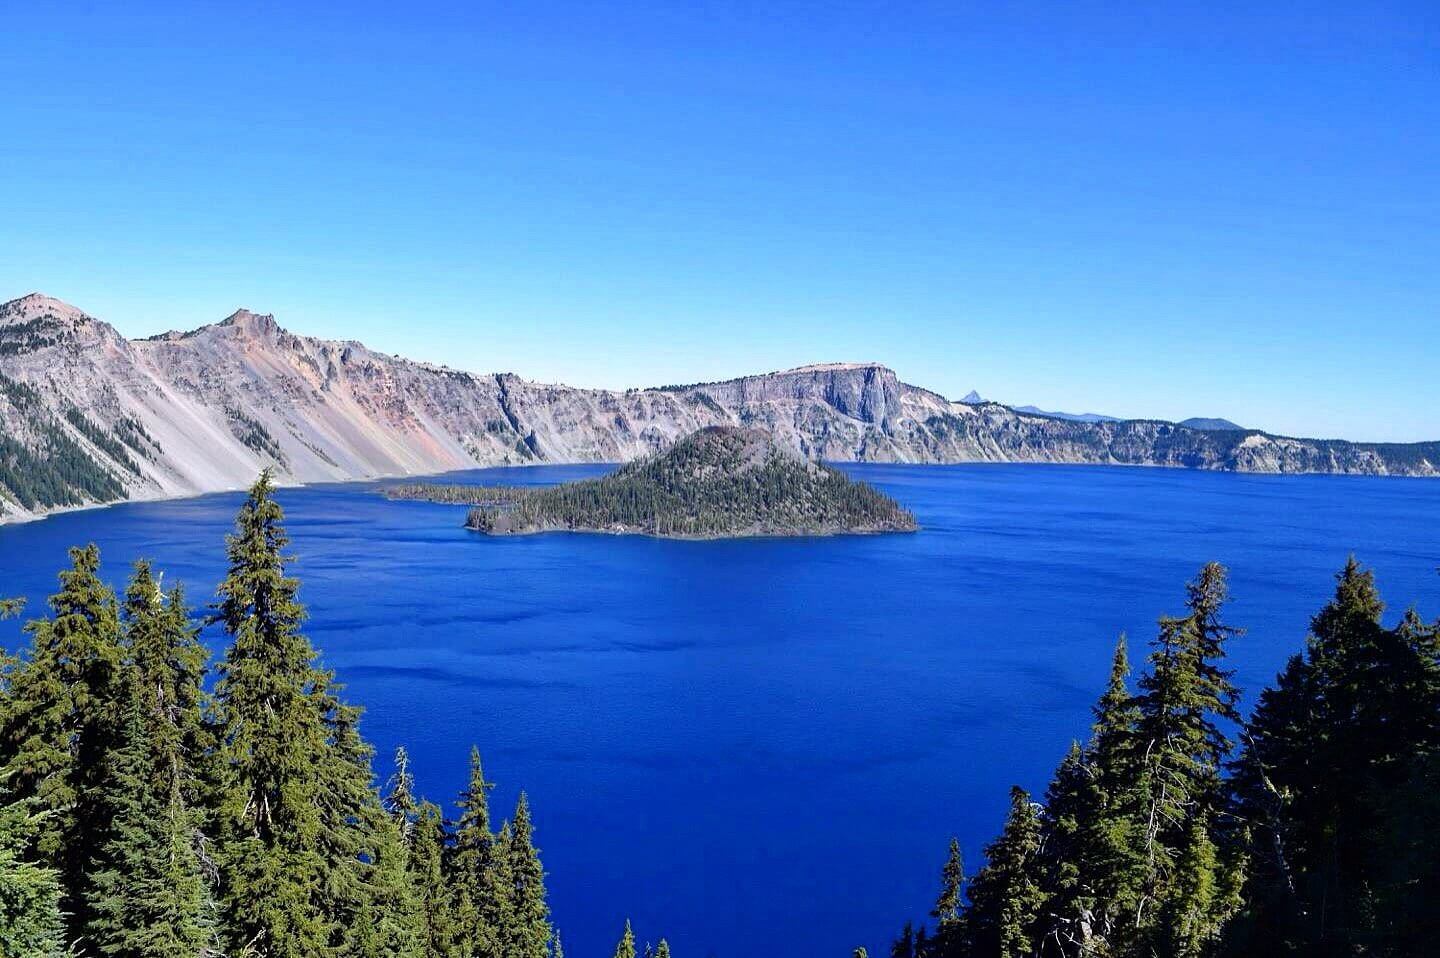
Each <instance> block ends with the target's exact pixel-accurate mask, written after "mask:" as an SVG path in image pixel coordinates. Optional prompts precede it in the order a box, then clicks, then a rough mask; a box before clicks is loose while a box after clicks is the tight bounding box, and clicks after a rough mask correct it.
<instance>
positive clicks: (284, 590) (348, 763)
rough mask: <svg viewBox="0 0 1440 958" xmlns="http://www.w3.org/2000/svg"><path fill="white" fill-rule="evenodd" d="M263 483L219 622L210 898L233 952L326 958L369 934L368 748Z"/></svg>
mask: <svg viewBox="0 0 1440 958" xmlns="http://www.w3.org/2000/svg"><path fill="white" fill-rule="evenodd" d="M272 493H273V486H272V485H271V482H270V478H269V475H268V474H265V475H262V476H261V478H260V480H259V481H258V482H257V483H256V484H255V485H254V487H252V489H251V491H250V497H249V499H248V500H247V501H246V503H245V505H244V506H243V507H242V508H241V510H240V514H239V516H238V517H237V519H236V528H235V533H234V534H233V535H231V536H230V537H229V538H228V540H227V552H228V556H229V560H230V568H229V574H228V576H227V577H226V579H225V581H224V582H223V583H221V585H220V588H219V590H218V594H219V597H220V602H219V604H218V605H217V606H216V615H215V618H216V620H217V621H218V622H220V623H221V624H222V625H223V626H224V629H225V632H226V634H227V635H229V636H230V639H231V645H230V647H229V649H228V650H227V651H226V653H225V658H224V660H223V661H222V662H221V664H220V667H219V680H218V682H217V683H216V686H215V713H216V720H217V725H218V730H219V734H220V740H219V745H218V766H219V767H218V777H219V779H220V782H221V785H220V789H219V792H220V796H219V799H218V808H217V810H216V832H217V836H218V846H219V847H218V853H219V858H220V859H221V862H222V868H221V873H222V879H223V880H222V882H221V886H220V890H219V894H220V898H221V905H222V908H223V910H224V911H225V913H226V916H227V922H226V933H227V939H228V947H229V948H230V949H231V950H240V949H243V948H245V947H247V946H249V947H256V946H257V943H258V945H259V946H260V947H263V948H264V949H265V950H266V952H267V954H269V955H272V956H274V958H288V956H293V958H303V956H305V955H310V954H316V953H324V952H325V951H326V950H327V949H330V948H333V947H337V946H338V945H341V944H344V943H346V942H347V940H348V937H347V936H349V935H350V934H351V933H352V932H354V931H357V930H364V929H363V926H361V925H358V924H357V923H356V922H357V919H359V918H360V917H362V916H363V914H364V911H365V909H366V908H367V907H368V906H369V904H370V902H369V900H368V898H369V893H370V891H371V889H370V888H368V887H367V885H366V881H365V868H364V867H362V865H361V864H360V862H359V860H358V856H361V855H362V854H364V853H366V852H367V851H372V850H373V848H372V846H371V845H370V844H369V843H368V842H367V838H370V837H373V836H367V834H366V828H367V825H369V824H370V823H371V822H372V821H373V820H374V816H372V815H369V814H367V813H368V812H370V811H371V807H370V806H371V802H372V801H373V802H374V803H375V805H376V806H377V807H378V799H377V798H375V797H374V794H373V791H372V790H371V789H370V770H369V759H370V756H369V748H368V746H366V745H365V744H364V743H363V741H362V740H361V739H360V737H359V734H358V731H357V730H356V722H357V720H358V710H356V709H354V708H352V707H350V706H347V705H345V704H343V703H342V702H341V701H340V700H339V699H338V698H337V695H336V689H335V688H334V687H333V675H332V674H331V673H330V672H328V671H326V670H324V669H321V668H320V667H319V666H318V665H316V662H315V660H316V653H315V650H314V649H313V648H312V647H311V646H310V643H309V641H308V640H306V638H305V637H304V636H303V635H302V634H301V633H300V631H299V626H300V623H301V622H302V621H303V619H304V617H305V610H304V607H303V606H301V605H300V603H299V601H298V600H297V598H296V593H297V591H298V588H299V583H298V582H297V581H296V580H295V579H293V578H290V577H288V576H287V575H286V574H285V565H286V561H287V560H286V557H285V555H284V552H283V550H284V548H285V546H286V544H287V542H288V539H287V536H286V534H285V531H284V528H283V527H282V525H281V520H282V518H283V513H282V512H281V509H280V506H279V505H278V504H277V503H276V502H275V500H274V498H273V497H272Z"/></svg>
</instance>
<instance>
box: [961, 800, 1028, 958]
mask: <svg viewBox="0 0 1440 958" xmlns="http://www.w3.org/2000/svg"><path fill="white" fill-rule="evenodd" d="M1039 850H1040V816H1039V814H1038V812H1037V810H1036V808H1035V805H1034V804H1033V803H1032V802H1031V801H1030V796H1029V794H1028V793H1027V792H1026V791H1025V790H1024V789H1023V788H1020V787H1019V786H1018V785H1017V786H1015V787H1014V788H1012V789H1011V790H1010V813H1009V815H1007V816H1006V818H1005V827H1004V829H1003V830H1002V831H1001V832H1000V837H999V838H997V839H996V840H995V841H994V842H991V843H990V845H989V846H987V847H986V849H985V867H984V868H982V869H980V871H979V873H977V874H976V876H975V880H974V881H973V882H972V883H971V885H970V907H969V908H968V909H966V912H965V936H966V940H967V944H968V947H969V949H970V951H971V953H972V954H975V955H993V956H995V958H1023V956H1025V955H1029V954H1031V953H1032V951H1033V950H1034V948H1035V946H1036V941H1037V937H1036V930H1037V925H1038V921H1039V912H1040V905H1041V901H1042V894H1041V890H1040V885H1039V880H1038V878H1039V876H1038V875H1037V860H1036V855H1037V853H1038V852H1039Z"/></svg>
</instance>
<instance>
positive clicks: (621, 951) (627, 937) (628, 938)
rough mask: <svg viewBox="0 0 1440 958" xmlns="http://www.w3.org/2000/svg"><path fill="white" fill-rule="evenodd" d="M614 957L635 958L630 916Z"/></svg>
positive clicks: (633, 933)
mask: <svg viewBox="0 0 1440 958" xmlns="http://www.w3.org/2000/svg"><path fill="white" fill-rule="evenodd" d="M862 950H863V949H862ZM612 958H635V932H634V931H633V930H632V929H631V927H630V919H628V918H627V919H625V931H624V932H623V933H622V934H621V935H620V941H619V942H618V943H617V944H616V945H615V954H614V955H613V956H612Z"/></svg>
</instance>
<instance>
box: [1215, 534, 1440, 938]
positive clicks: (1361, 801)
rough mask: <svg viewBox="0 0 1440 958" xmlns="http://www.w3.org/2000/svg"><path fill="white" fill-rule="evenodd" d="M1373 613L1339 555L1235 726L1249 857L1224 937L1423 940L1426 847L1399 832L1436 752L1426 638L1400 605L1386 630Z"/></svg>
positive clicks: (1367, 594) (1413, 817)
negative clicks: (1314, 605) (1323, 595)
mask: <svg viewBox="0 0 1440 958" xmlns="http://www.w3.org/2000/svg"><path fill="white" fill-rule="evenodd" d="M1384 609H1385V605H1384V602H1383V601H1382V599H1381V597H1380V592H1379V590H1378V589H1377V588H1376V585H1375V579H1374V575H1373V574H1372V573H1371V572H1370V571H1368V570H1366V569H1363V568H1362V567H1361V566H1360V564H1359V563H1358V562H1356V561H1355V560H1354V559H1353V558H1352V559H1351V560H1350V561H1349V562H1348V563H1347V564H1346V566H1345V568H1344V569H1342V570H1341V572H1340V573H1339V574H1338V575H1337V576H1336V583H1335V593H1334V596H1333V598H1332V599H1331V600H1330V602H1329V603H1328V604H1327V605H1326V606H1325V608H1323V609H1322V610H1321V611H1320V612H1319V613H1317V614H1316V615H1315V617H1314V618H1313V619H1312V621H1311V626H1310V636H1309V639H1308V640H1307V643H1306V648H1305V652H1304V654H1303V655H1300V656H1296V657H1294V658H1293V659H1291V660H1290V662H1289V663H1288V664H1287V666H1286V668H1285V670H1284V671H1283V672H1282V673H1281V674H1280V676H1279V678H1278V679H1277V681H1276V684H1275V686H1274V687H1273V688H1271V689H1268V690H1266V691H1265V692H1264V693H1263V694H1262V695H1261V697H1260V701H1259V704H1258V705H1257V706H1256V709H1255V712H1254V714H1253V716H1252V717H1251V720H1250V722H1249V723H1248V725H1247V727H1246V730H1245V736H1244V740H1245V749H1244V753H1243V755H1242V756H1241V759H1240V761H1239V762H1238V764H1237V768H1236V774H1235V793H1236V803H1237V807H1238V809H1239V814H1240V815H1241V816H1242V817H1243V818H1244V819H1245V820H1246V821H1247V822H1249V823H1250V830H1251V836H1252V845H1251V849H1252V854H1253V856H1254V858H1255V860H1256V863H1257V867H1256V870H1255V875H1254V877H1253V878H1252V879H1251V881H1250V884H1249V886H1248V887H1247V892H1248V895H1247V897H1248V904H1247V907H1246V909H1245V913H1244V916H1243V920H1242V921H1241V922H1239V923H1237V927H1236V928H1235V929H1234V930H1233V932H1232V937H1233V938H1234V939H1235V941H1236V947H1242V946H1243V947H1246V948H1252V949H1256V950H1266V949H1273V948H1277V947H1281V946H1286V945H1289V946H1295V945H1298V946H1300V947H1303V948H1304V949H1306V951H1307V953H1309V954H1315V955H1329V954H1335V955H1340V954H1351V953H1355V952H1356V951H1359V950H1362V949H1364V950H1371V951H1373V952H1375V953H1377V954H1405V953H1407V952H1408V951H1409V949H1413V948H1415V947H1419V946H1421V944H1422V943H1423V942H1424V941H1426V940H1433V939H1427V937H1426V935H1425V933H1424V932H1423V931H1421V930H1420V929H1422V928H1423V922H1424V919H1423V918H1421V917H1420V916H1423V915H1425V914H1426V913H1427V912H1430V911H1432V910H1430V909H1423V908H1419V909H1417V908H1415V907H1414V903H1415V902H1416V901H1419V900H1422V892H1423V891H1424V890H1426V889H1427V887H1428V890H1429V891H1430V892H1432V893H1433V892H1435V891H1437V890H1440V889H1437V888H1436V886H1435V884H1434V883H1433V882H1434V879H1433V877H1432V878H1431V883H1429V884H1428V886H1427V883H1426V881H1425V877H1424V876H1425V874H1426V870H1427V869H1429V873H1430V874H1431V875H1432V876H1433V875H1434V874H1435V873H1436V871H1437V866H1436V865H1435V864H1434V862H1435V861H1440V855H1436V854H1435V853H1434V852H1433V845H1432V848H1431V851H1430V852H1429V859H1428V862H1427V859H1426V858H1425V856H1424V853H1422V854H1421V856H1419V857H1417V856H1416V855H1415V854H1414V851H1413V849H1415V844H1414V841H1413V837H1414V836H1417V835H1425V834H1427V833H1426V831H1425V828H1426V821H1427V819H1426V807H1427V799H1426V794H1425V792H1426V789H1425V786H1424V785H1423V784H1421V783H1424V782H1426V781H1427V779H1433V773H1432V774H1428V775H1427V771H1426V768H1427V764H1430V763H1433V761H1434V758H1433V756H1434V755H1435V754H1436V753H1437V749H1440V644H1437V638H1436V635H1437V632H1436V628H1435V627H1434V626H1432V625H1427V624H1426V623H1424V622H1422V621H1421V620H1420V619H1419V617H1418V616H1416V615H1414V614H1413V613H1408V614H1407V615H1405V616H1404V617H1403V618H1402V620H1401V622H1400V624H1399V625H1398V626H1397V627H1395V628H1386V627H1385V626H1384V624H1383V622H1382V616H1383V613H1384ZM1417 785H1419V786H1420V787H1419V788H1417V787H1416V786H1417ZM1429 804H1430V806H1431V807H1433V800H1431V801H1430V802H1429ZM1430 821H1431V822H1432V823H1433V821H1434V816H1433V812H1432V813H1431V819H1430ZM1428 834H1429V835H1431V836H1433V834H1434V833H1433V832H1429V833H1428ZM1421 841H1422V842H1429V841H1430V839H1428V838H1426V839H1421ZM1417 918H1420V921H1419V922H1418V923H1417V921H1416V919H1417Z"/></svg>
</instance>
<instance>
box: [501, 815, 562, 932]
mask: <svg viewBox="0 0 1440 958" xmlns="http://www.w3.org/2000/svg"><path fill="white" fill-rule="evenodd" d="M504 853H505V854H506V855H507V856H508V857H509V859H510V874H511V880H512V882H513V883H514V884H513V889H514V900H513V903H512V904H511V908H510V912H511V921H512V928H513V935H512V936H511V938H510V943H509V947H508V949H507V950H506V953H505V954H506V958H545V956H546V954H547V951H548V949H549V944H550V934H551V932H550V907H549V905H547V904H546V902H545V871H544V869H543V868H541V866H540V855H539V853H538V852H537V851H536V849H535V844H534V826H533V824H532V823H531V821H530V803H529V800H528V799H527V798H526V797H525V793H524V792H521V793H520V800H519V801H518V802H517V803H516V806H515V819H514V821H513V822H512V823H511V826H510V840H509V843H508V844H507V845H506V847H505V850H504Z"/></svg>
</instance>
